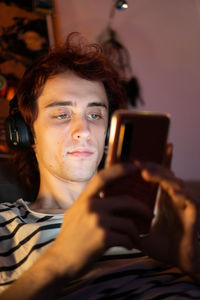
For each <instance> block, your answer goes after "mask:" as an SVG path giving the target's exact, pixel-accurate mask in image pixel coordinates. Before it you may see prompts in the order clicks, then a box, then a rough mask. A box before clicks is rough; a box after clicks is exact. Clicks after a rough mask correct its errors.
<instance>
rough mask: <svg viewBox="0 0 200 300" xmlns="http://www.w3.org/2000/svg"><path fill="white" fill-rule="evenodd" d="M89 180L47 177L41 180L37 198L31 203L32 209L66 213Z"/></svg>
mask: <svg viewBox="0 0 200 300" xmlns="http://www.w3.org/2000/svg"><path fill="white" fill-rule="evenodd" d="M86 184H87V182H73V181H63V180H60V179H59V178H55V177H54V178H52V177H51V176H50V178H48V180H47V178H45V180H44V179H42V178H41V181H40V188H39V192H38V195H37V198H36V200H35V202H34V203H32V204H31V205H30V208H31V209H32V210H35V211H37V212H43V213H64V212H65V210H66V209H67V208H69V207H70V206H71V205H72V203H73V202H74V201H75V200H76V199H77V198H78V196H79V195H80V194H81V192H82V191H83V189H84V188H85V186H86Z"/></svg>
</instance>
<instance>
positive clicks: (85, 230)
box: [49, 165, 153, 278]
mask: <svg viewBox="0 0 200 300" xmlns="http://www.w3.org/2000/svg"><path fill="white" fill-rule="evenodd" d="M135 172H136V167H135V166H134V165H114V166H112V167H110V168H108V169H103V170H101V171H100V172H99V173H97V174H96V175H95V176H94V177H93V178H92V179H91V181H90V182H89V184H88V185H87V187H86V188H85V189H84V191H83V192H82V193H81V195H80V196H79V197H78V198H77V200H76V201H75V202H74V204H73V205H72V206H71V207H70V208H69V209H68V210H67V211H66V213H65V216H64V221H63V224H62V228H61V231H60V233H59V235H58V237H57V239H56V240H55V242H54V245H52V247H51V249H49V251H51V253H53V255H54V256H55V260H54V261H55V268H58V266H59V272H60V274H63V275H64V274H65V272H66V274H67V276H68V278H69V277H70V276H71V277H72V278H74V277H76V276H77V275H79V274H80V273H82V272H83V271H85V270H86V269H87V268H88V267H89V266H90V265H91V264H92V263H93V262H94V261H95V260H96V259H97V258H98V257H100V256H101V255H102V254H103V253H104V251H105V250H107V249H108V248H109V247H112V246H124V247H126V248H128V249H132V248H134V247H135V246H136V245H138V243H139V235H138V232H137V228H136V226H135V224H134V216H137V217H138V216H140V217H141V219H143V220H144V222H145V220H146V221H147V222H149V220H151V219H152V217H153V214H152V212H151V210H150V209H149V208H148V207H147V206H146V205H145V204H143V203H142V202H141V201H139V200H137V199H133V198H132V197H131V196H130V195H126V194H123V195H122V194H116V193H115V192H113V193H112V190H114V191H115V188H116V184H118V185H120V183H121V184H122V181H123V179H124V178H127V176H131V175H133V174H134V173H135Z"/></svg>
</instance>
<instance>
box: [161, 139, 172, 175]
mask: <svg viewBox="0 0 200 300" xmlns="http://www.w3.org/2000/svg"><path fill="white" fill-rule="evenodd" d="M172 156H173V144H172V143H168V144H167V145H166V148H165V154H164V160H163V166H164V167H166V168H168V169H170V168H171V163H172Z"/></svg>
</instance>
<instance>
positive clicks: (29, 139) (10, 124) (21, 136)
mask: <svg viewBox="0 0 200 300" xmlns="http://www.w3.org/2000/svg"><path fill="white" fill-rule="evenodd" d="M9 106H10V109H9V116H8V117H7V118H6V120H5V132H6V142H7V145H8V147H10V148H12V149H22V148H28V147H30V146H31V145H32V144H33V136H32V133H31V130H30V128H29V126H28V125H27V124H26V123H25V121H24V119H23V117H22V115H21V113H20V111H19V107H18V101H17V96H16V95H15V96H14V98H13V99H12V100H11V101H10V103H9Z"/></svg>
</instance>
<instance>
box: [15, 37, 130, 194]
mask: <svg viewBox="0 0 200 300" xmlns="http://www.w3.org/2000/svg"><path fill="white" fill-rule="evenodd" d="M67 70H70V71H73V72H74V73H76V74H77V75H78V76H79V77H81V78H83V79H87V80H92V81H101V82H102V83H103V84H104V87H105V90H106V93H107V97H108V102H109V120H110V118H111V115H112V113H113V112H114V111H115V110H116V109H119V108H124V107H126V101H125V97H124V92H123V88H122V85H121V78H120V76H119V74H118V72H117V71H116V70H115V69H114V67H113V65H112V63H111V62H110V61H109V58H108V57H106V56H105V55H104V54H103V50H102V48H101V46H100V45H99V44H96V43H88V42H87V41H86V40H85V39H84V38H83V37H82V36H81V35H80V34H79V33H71V34H69V35H68V37H67V39H66V42H65V43H64V44H63V45H60V46H57V47H55V48H54V49H50V50H49V52H48V53H47V54H46V55H45V56H44V57H42V58H40V59H39V60H38V61H37V62H36V63H34V65H33V66H32V67H31V68H30V70H28V72H26V74H25V76H24V77H23V78H22V80H21V81H20V84H19V87H18V90H17V101H18V109H19V111H20V113H21V115H22V117H23V119H24V120H25V123H26V124H27V125H28V126H29V128H30V129H31V131H32V128H33V123H34V121H35V120H36V118H37V115H38V107H37V99H38V97H39V96H40V94H41V92H42V89H43V87H44V85H45V83H46V81H47V80H48V79H49V78H52V77H53V76H55V75H57V74H60V73H63V72H66V71H67ZM14 160H15V164H16V166H17V170H18V174H19V176H20V177H21V178H22V179H23V182H26V183H27V184H28V185H29V186H30V187H33V188H34V191H36V192H37V189H38V187H39V170H38V165H37V160H36V156H35V153H34V150H33V147H32V146H30V147H28V148H25V149H19V150H14Z"/></svg>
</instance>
